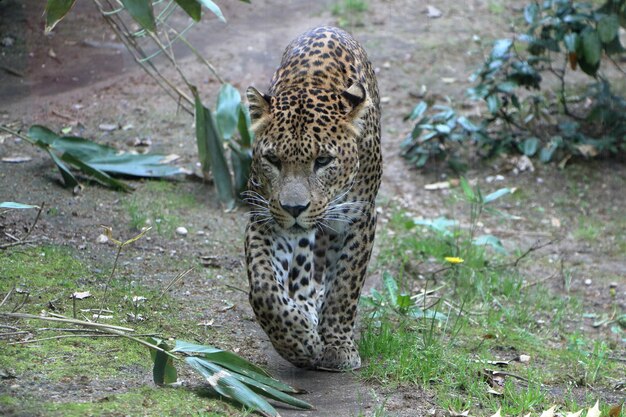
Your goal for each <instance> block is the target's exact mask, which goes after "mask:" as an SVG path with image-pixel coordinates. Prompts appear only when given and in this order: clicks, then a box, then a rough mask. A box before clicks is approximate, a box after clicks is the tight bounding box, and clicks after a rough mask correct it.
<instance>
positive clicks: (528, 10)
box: [524, 3, 539, 25]
mask: <svg viewBox="0 0 626 417" xmlns="http://www.w3.org/2000/svg"><path fill="white" fill-rule="evenodd" d="M538 12H539V6H538V5H537V3H530V4H528V5H526V7H524V19H526V23H528V24H529V25H532V24H533V23H535V20H536V19H537V13H538Z"/></svg>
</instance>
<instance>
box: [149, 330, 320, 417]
mask: <svg viewBox="0 0 626 417" xmlns="http://www.w3.org/2000/svg"><path fill="white" fill-rule="evenodd" d="M149 342H150V343H151V344H153V345H154V346H157V347H158V348H159V349H154V348H153V349H151V350H150V354H151V356H152V361H153V363H154V367H153V379H154V382H155V383H156V384H159V385H161V384H169V383H174V382H176V381H177V372H176V368H175V367H174V360H175V359H181V358H180V357H179V356H178V355H175V354H176V353H180V354H182V355H184V356H183V357H184V361H185V363H187V365H189V366H190V367H191V368H192V369H194V370H195V371H196V372H198V373H199V374H200V375H202V376H203V377H204V378H205V379H206V381H207V382H208V388H209V389H211V390H212V391H213V392H214V393H215V394H217V395H220V396H222V397H225V398H228V399H230V400H232V401H234V402H236V403H238V404H241V405H242V406H244V407H245V408H247V409H249V410H251V411H256V412H259V413H260V414H262V415H264V416H277V415H278V413H277V412H276V409H274V407H272V406H271V405H270V404H269V403H268V402H267V399H270V400H274V401H278V402H282V403H284V404H287V405H290V406H292V407H296V408H300V409H303V410H311V409H313V406H312V405H311V404H309V403H307V402H306V401H302V400H299V399H297V398H295V397H293V396H291V395H290V394H299V393H302V392H303V391H301V390H297V389H295V388H292V387H290V386H289V385H287V384H285V383H283V382H281V381H279V380H277V379H275V378H273V377H272V376H271V375H270V374H269V373H268V372H267V371H265V370H264V369H263V368H260V367H258V366H256V365H255V364H253V363H252V362H249V361H247V360H246V359H243V358H242V357H240V356H237V355H235V354H234V353H231V352H227V351H224V350H221V349H217V348H214V347H212V346H203V345H197V344H193V343H189V342H184V341H181V340H177V341H176V342H175V346H174V348H170V347H169V346H168V345H167V343H165V342H164V341H163V340H160V339H150V340H149Z"/></svg>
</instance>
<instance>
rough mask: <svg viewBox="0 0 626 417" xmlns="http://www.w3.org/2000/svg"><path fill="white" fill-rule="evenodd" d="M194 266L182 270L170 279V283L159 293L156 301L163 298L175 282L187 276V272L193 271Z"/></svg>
mask: <svg viewBox="0 0 626 417" xmlns="http://www.w3.org/2000/svg"><path fill="white" fill-rule="evenodd" d="M193 270H194V268H193V267H192V268H189V269H188V270H186V271H184V272H181V273H180V274H178V275H176V277H175V278H174V279H173V280H171V281H170V283H169V284H167V287H165V289H164V290H163V292H161V295H159V297H158V298H157V299H156V301H159V300H160V299H161V298H163V296H164V295H165V294H166V293H167V292H168V291H169V290H170V288H172V286H173V285H174V284H176V283H177V282H178V281H180V280H181V279H183V278H184V277H186V276H187V274H189V273H190V272H191V271H193Z"/></svg>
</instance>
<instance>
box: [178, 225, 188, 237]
mask: <svg viewBox="0 0 626 417" xmlns="http://www.w3.org/2000/svg"><path fill="white" fill-rule="evenodd" d="M187 233H189V232H188V231H187V228H186V227H182V226H181V227H177V228H176V234H177V235H179V236H187Z"/></svg>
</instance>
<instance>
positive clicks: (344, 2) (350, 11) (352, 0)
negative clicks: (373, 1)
mask: <svg viewBox="0 0 626 417" xmlns="http://www.w3.org/2000/svg"><path fill="white" fill-rule="evenodd" d="M367 9H368V4H367V1H365V0H341V1H339V2H337V3H334V4H333V5H332V6H331V9H330V12H331V14H332V15H333V16H335V17H336V18H337V24H338V25H339V26H341V27H348V26H362V25H363V21H362V14H363V13H365V12H366V11H367Z"/></svg>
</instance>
